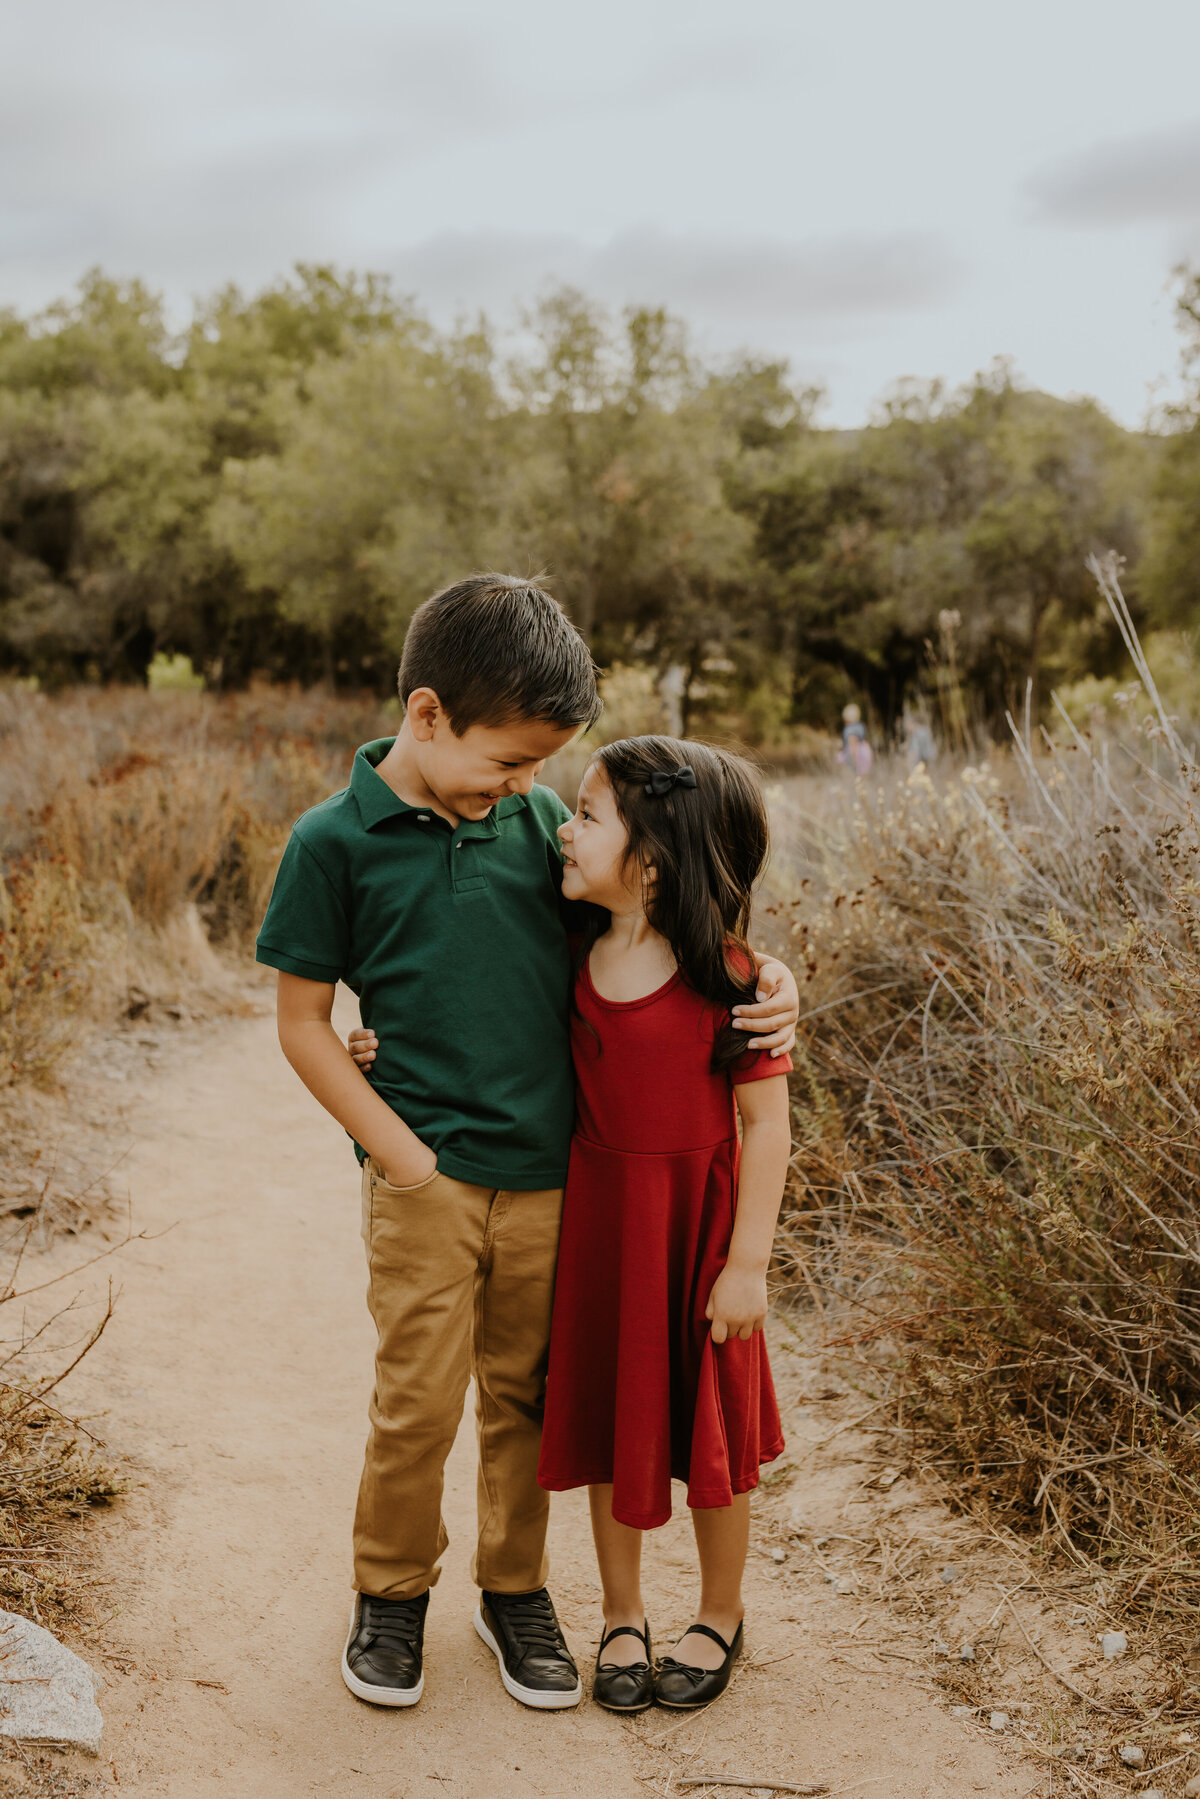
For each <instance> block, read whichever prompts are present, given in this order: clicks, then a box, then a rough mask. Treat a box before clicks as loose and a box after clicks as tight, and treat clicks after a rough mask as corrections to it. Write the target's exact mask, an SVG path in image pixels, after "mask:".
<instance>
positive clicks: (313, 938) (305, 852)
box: [257, 737, 575, 1189]
mask: <svg viewBox="0 0 1200 1799" xmlns="http://www.w3.org/2000/svg"><path fill="white" fill-rule="evenodd" d="M393 741H394V739H392V738H390V737H385V738H383V739H381V740H380V741H379V742H378V743H368V744H364V745H363V747H362V749H360V750H359V751H358V753H357V755H356V756H355V758H354V766H353V768H352V770H351V774H350V785H349V787H347V788H344V789H343V791H342V792H341V793H335V794H334V795H333V796H332V797H331V798H330V799H327V800H323V801H322V803H321V804H320V805H319V806H314V807H313V808H312V810H311V811H310V812H306V813H305V814H304V816H303V817H302V818H300V819H298V820H297V822H296V824H295V826H294V827H293V829H292V834H291V837H290V839H289V840H288V846H287V848H286V850H285V851H284V853H283V860H282V862H281V863H280V865H279V873H278V875H277V876H276V877H275V888H274V892H273V893H272V895H271V903H270V905H269V907H268V908H267V916H266V918H265V919H264V920H263V926H262V930H261V931H260V932H259V936H258V948H257V957H258V960H259V961H260V962H265V963H267V965H268V966H269V967H271V968H280V969H283V970H284V972H285V973H287V974H295V975H302V976H303V977H304V979H305V980H309V981H344V982H345V983H346V985H347V986H348V987H349V988H351V990H352V991H353V992H354V993H356V994H357V995H358V998H359V1003H360V1008H361V1011H362V1018H363V1023H364V1024H366V1025H369V1026H370V1027H371V1029H372V1030H373V1031H374V1032H375V1033H376V1035H377V1036H378V1038H379V1051H378V1055H377V1056H376V1060H375V1065H374V1067H373V1068H372V1070H371V1072H370V1074H369V1075H368V1077H367V1078H368V1080H369V1081H370V1082H371V1085H372V1086H373V1087H374V1088H375V1089H376V1091H377V1092H379V1093H381V1094H382V1095H383V1097H384V1099H386V1100H387V1102H388V1104H389V1105H390V1106H391V1107H392V1109H393V1110H394V1111H395V1112H397V1113H399V1115H400V1117H401V1118H403V1120H404V1122H405V1124H407V1125H409V1126H411V1128H412V1129H413V1130H414V1131H415V1132H416V1134H417V1136H418V1137H420V1139H421V1141H422V1142H423V1143H427V1144H428V1145H429V1147H430V1149H433V1150H436V1151H437V1158H438V1167H439V1168H440V1169H441V1171H442V1173H443V1174H448V1175H452V1176H453V1177H454V1178H455V1179H456V1180H460V1181H474V1182H477V1183H479V1184H480V1185H483V1186H486V1187H512V1188H518V1189H532V1188H538V1187H559V1186H561V1185H562V1184H563V1181H564V1180H565V1178H566V1172H567V1149H568V1146H569V1143H570V1137H571V1126H572V1122H573V1117H574V1107H575V1095H574V1085H573V1081H572V1075H571V1053H570V1044H569V1040H568V1036H567V1009H568V997H569V992H570V958H569V956H568V952H567V937H566V932H565V930H564V928H563V925H562V922H561V919H560V914H559V898H560V892H561V880H562V858H561V852H560V850H559V844H558V838H557V835H556V832H557V829H558V826H559V825H560V824H561V823H562V821H563V820H564V819H565V818H567V817H569V816H570V815H569V813H568V811H567V809H566V807H565V806H564V805H563V803H562V801H561V800H560V799H559V798H558V796H557V794H555V793H552V792H551V791H550V789H549V788H547V787H535V788H534V789H533V790H532V792H531V793H529V794H528V795H522V794H512V795H510V796H509V797H508V798H507V799H502V800H500V801H499V802H498V803H497V804H496V805H495V806H494V807H493V808H492V810H491V812H490V813H489V814H488V816H487V817H486V818H483V819H466V820H463V821H462V822H461V823H460V824H459V825H458V826H457V827H455V828H453V829H452V828H451V826H450V824H449V823H448V822H447V820H446V819H444V818H442V817H441V816H440V814H438V813H437V812H434V811H431V810H430V809H429V808H425V809H422V808H421V807H420V806H409V805H407V804H406V803H405V801H404V800H402V799H399V798H398V797H397V796H396V794H394V793H393V792H392V790H391V788H390V787H389V786H388V785H387V783H386V781H384V780H383V779H382V777H381V776H380V775H378V774H377V773H376V764H377V763H379V762H381V761H382V760H383V758H384V756H385V755H386V754H387V752H388V750H390V749H391V747H392V743H393ZM358 1153H359V1156H360V1159H361V1155H362V1151H361V1150H359V1152H358Z"/></svg>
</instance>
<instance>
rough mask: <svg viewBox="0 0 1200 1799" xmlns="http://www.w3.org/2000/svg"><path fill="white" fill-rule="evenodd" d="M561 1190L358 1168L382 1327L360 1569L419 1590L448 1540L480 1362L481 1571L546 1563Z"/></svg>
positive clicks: (487, 1581) (526, 1583)
mask: <svg viewBox="0 0 1200 1799" xmlns="http://www.w3.org/2000/svg"><path fill="white" fill-rule="evenodd" d="M561 1212H562V1191H561V1189H554V1190H550V1191H545V1192H531V1193H525V1192H510V1191H507V1190H505V1189H503V1188H500V1189H494V1188H490V1187H475V1186H471V1185H469V1184H468V1183H467V1182H466V1181H456V1180H452V1179H451V1178H450V1177H449V1176H448V1175H444V1174H441V1173H435V1174H433V1175H431V1176H430V1178H429V1179H428V1180H427V1181H422V1182H421V1184H420V1185H419V1186H416V1187H390V1186H389V1185H388V1183H387V1182H386V1181H385V1180H384V1179H383V1176H382V1175H381V1173H380V1171H379V1168H378V1166H377V1164H375V1163H373V1162H367V1164H366V1165H365V1167H364V1168H363V1238H364V1241H365V1243H366V1246H367V1262H368V1267H369V1270H370V1286H369V1288H368V1303H369V1305H370V1308H371V1316H372V1317H373V1318H374V1320H375V1327H376V1330H377V1331H378V1333H379V1341H378V1345H377V1347H376V1351H375V1391H374V1393H373V1394H372V1396H371V1435H370V1438H369V1440H368V1443H367V1454H366V1463H365V1465H364V1467H363V1475H362V1484H361V1486H360V1487H359V1494H358V1509H357V1512H356V1514H355V1520H354V1584H355V1586H356V1587H357V1588H358V1590H359V1591H360V1592H363V1593H370V1594H373V1595H374V1596H375V1597H377V1598H386V1599H411V1598H414V1597H415V1596H416V1595H417V1594H419V1593H423V1592H425V1590H426V1588H428V1587H430V1586H432V1585H433V1584H434V1582H435V1581H436V1580H437V1578H438V1574H439V1569H438V1566H437V1562H438V1558H439V1556H440V1555H441V1554H442V1551H443V1550H444V1549H445V1547H446V1543H447V1540H448V1539H447V1536H446V1527H445V1525H444V1523H443V1521H442V1470H443V1467H444V1465H445V1461H446V1457H447V1455H448V1454H449V1452H450V1446H451V1444H452V1443H453V1442H454V1437H455V1433H456V1431H457V1429H458V1424H459V1420H460V1418H461V1417H462V1409H463V1401H464V1399H465V1397H466V1391H467V1382H468V1379H469V1378H470V1377H471V1376H472V1375H473V1376H474V1378H475V1393H476V1406H475V1411H476V1426H477V1432H478V1440H479V1475H478V1488H477V1498H478V1510H479V1538H478V1543H477V1545H476V1551H475V1556H474V1560H473V1562H472V1566H471V1572H472V1575H473V1577H474V1579H475V1581H476V1582H477V1584H478V1585H479V1586H481V1587H483V1588H486V1589H487V1590H488V1591H490V1592H498V1593H528V1592H532V1591H533V1589H534V1588H535V1587H540V1586H544V1584H545V1581H546V1575H547V1562H546V1520H547V1516H548V1512H549V1495H548V1494H547V1493H544V1492H543V1491H542V1489H541V1488H540V1487H539V1486H538V1484H537V1464H538V1448H539V1444H540V1439H541V1428H542V1406H543V1401H544V1397H545V1384H546V1352H547V1348H548V1345H549V1340H550V1306H551V1301H552V1298H553V1292H554V1264H555V1258H556V1256H557V1254H558V1227H559V1219H560V1215H561Z"/></svg>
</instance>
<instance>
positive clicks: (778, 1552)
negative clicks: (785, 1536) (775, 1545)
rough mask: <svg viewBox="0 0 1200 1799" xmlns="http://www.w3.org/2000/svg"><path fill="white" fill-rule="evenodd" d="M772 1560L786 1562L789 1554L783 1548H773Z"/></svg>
mask: <svg viewBox="0 0 1200 1799" xmlns="http://www.w3.org/2000/svg"><path fill="white" fill-rule="evenodd" d="M771 1560H772V1561H773V1562H786V1561H787V1556H786V1554H785V1553H784V1551H783V1550H782V1549H772V1551H771Z"/></svg>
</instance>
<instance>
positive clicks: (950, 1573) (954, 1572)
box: [941, 1562, 958, 1586]
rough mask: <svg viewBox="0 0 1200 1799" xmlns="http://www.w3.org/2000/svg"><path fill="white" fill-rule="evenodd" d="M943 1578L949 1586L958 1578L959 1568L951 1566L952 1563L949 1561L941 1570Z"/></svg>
mask: <svg viewBox="0 0 1200 1799" xmlns="http://www.w3.org/2000/svg"><path fill="white" fill-rule="evenodd" d="M941 1578H942V1579H943V1580H944V1581H945V1583H946V1585H947V1586H949V1585H950V1582H951V1581H952V1580H957V1579H958V1569H957V1568H954V1567H951V1565H950V1563H949V1562H947V1563H946V1566H945V1567H944V1568H943V1569H942V1570H941Z"/></svg>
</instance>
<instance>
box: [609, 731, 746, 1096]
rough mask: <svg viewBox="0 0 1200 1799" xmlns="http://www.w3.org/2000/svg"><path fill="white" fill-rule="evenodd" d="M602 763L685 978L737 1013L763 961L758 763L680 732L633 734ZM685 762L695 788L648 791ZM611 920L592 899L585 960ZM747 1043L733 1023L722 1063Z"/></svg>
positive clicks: (656, 918) (631, 859)
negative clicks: (755, 905)
mask: <svg viewBox="0 0 1200 1799" xmlns="http://www.w3.org/2000/svg"><path fill="white" fill-rule="evenodd" d="M592 761H593V762H594V763H598V764H599V766H600V767H601V768H602V769H603V770H604V773H605V775H606V776H607V778H608V782H609V785H610V787H611V788H612V790H613V796H614V798H615V799H616V803H617V811H618V813H619V815H620V818H621V822H622V823H623V824H624V826H625V828H626V830H627V831H628V833H629V843H628V846H627V848H626V851H625V867H626V868H627V869H630V868H632V869H634V870H641V871H643V874H642V878H643V879H644V880H645V881H646V917H647V919H648V921H649V923H650V925H651V926H652V927H653V929H654V930H656V931H658V932H659V933H660V935H661V936H663V937H665V938H666V940H667V942H668V943H669V944H670V946H671V951H672V954H673V955H674V957H675V960H676V962H677V963H678V964H679V968H680V971H681V973H682V975H683V978H684V980H685V981H686V982H687V983H688V985H689V987H691V988H693V989H694V990H695V992H697V993H698V994H700V995H701V997H702V998H704V999H707V1000H711V1001H712V1002H713V1003H714V1005H717V1006H720V1007H722V1008H723V1009H725V1010H727V1011H728V1010H730V1009H731V1008H732V1007H734V1006H736V1005H739V1004H742V1003H744V1002H745V1001H747V1000H753V998H754V991H755V984H756V969H755V964H754V958H753V956H752V955H751V954H750V948H749V944H748V942H747V933H748V931H749V927H750V908H751V903H752V899H753V893H754V886H755V883H756V881H757V880H758V878H759V876H760V875H761V874H762V871H763V868H764V867H765V865H766V860H767V854H768V851H769V849H770V833H769V830H768V826H767V810H766V806H765V805H764V803H763V797H762V791H761V789H760V787H759V784H758V778H757V776H756V775H755V772H754V770H753V769H752V768H751V766H750V764H749V763H748V762H745V761H743V759H742V758H741V757H740V756H735V755H732V754H731V753H730V752H729V751H728V750H719V749H717V748H715V747H714V746H713V745H712V744H707V743H693V742H687V743H684V742H682V741H681V740H680V739H679V738H677V737H624V738H621V739H620V741H619V742H617V743H609V744H606V745H605V746H604V748H603V749H599V750H597V751H596V754H595V755H594V756H593V758H592ZM685 765H690V767H691V768H692V770H693V772H694V773H695V777H696V785H695V787H678V786H676V787H673V788H672V789H671V790H670V792H668V793H663V794H656V793H647V792H646V787H647V784H648V783H649V782H650V779H651V777H652V776H653V775H656V774H657V775H663V774H671V773H672V772H674V771H675V770H677V769H680V768H682V767H684V766H685ZM651 869H652V870H653V871H654V872H653V876H652V877H651V876H650V875H649V872H648V871H650V870H651ZM608 922H609V915H608V913H607V912H606V911H605V910H604V909H603V908H602V907H599V906H589V907H588V922H587V926H586V930H585V937H584V944H583V948H582V951H581V956H580V962H581V964H582V961H583V960H584V959H586V957H587V955H588V953H589V951H590V950H591V947H592V945H593V943H595V941H596V939H597V937H599V936H600V935H601V933H602V932H603V931H604V930H605V929H606V928H607V926H608ZM745 1048H746V1039H745V1036H744V1034H743V1033H741V1032H738V1031H735V1030H734V1029H733V1025H732V1022H730V1021H727V1022H726V1024H725V1025H724V1027H723V1028H722V1029H721V1030H720V1031H719V1032H718V1035H717V1040H716V1045H715V1048H714V1051H713V1067H714V1069H720V1068H727V1067H728V1066H729V1064H730V1063H731V1062H734V1061H736V1059H737V1058H738V1056H739V1055H742V1054H743V1053H744V1052H745Z"/></svg>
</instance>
